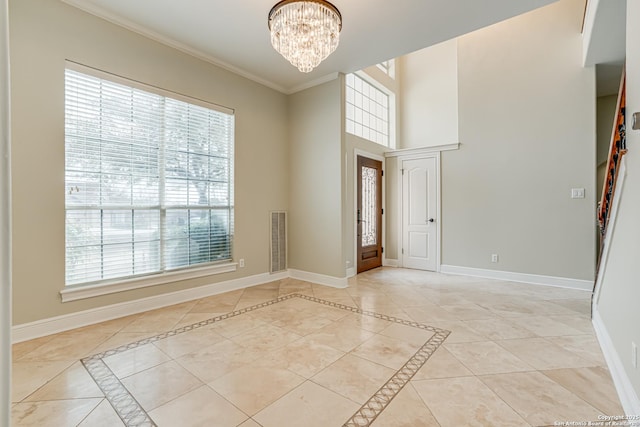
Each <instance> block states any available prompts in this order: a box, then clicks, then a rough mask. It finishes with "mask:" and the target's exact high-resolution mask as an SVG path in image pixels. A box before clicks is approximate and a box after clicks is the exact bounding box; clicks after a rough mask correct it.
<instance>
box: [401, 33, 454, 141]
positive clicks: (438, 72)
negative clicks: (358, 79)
mask: <svg viewBox="0 0 640 427" xmlns="http://www.w3.org/2000/svg"><path fill="white" fill-rule="evenodd" d="M399 62H400V63H401V67H400V81H401V92H400V111H401V112H402V113H401V120H400V141H399V143H398V148H415V147H427V146H433V145H442V144H453V143H456V142H458V41H457V39H454V40H449V41H446V42H442V43H440V44H437V45H435V46H431V47H428V48H426V49H422V50H419V51H417V52H413V53H410V54H408V55H405V56H403V57H401V58H400V59H399Z"/></svg>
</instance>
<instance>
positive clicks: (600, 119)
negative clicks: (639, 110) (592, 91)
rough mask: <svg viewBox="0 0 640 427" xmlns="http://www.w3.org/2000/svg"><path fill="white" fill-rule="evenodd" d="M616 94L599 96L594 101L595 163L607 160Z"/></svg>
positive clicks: (616, 99) (616, 101)
mask: <svg viewBox="0 0 640 427" xmlns="http://www.w3.org/2000/svg"><path fill="white" fill-rule="evenodd" d="M617 103H618V95H608V96H599V97H598V98H597V101H596V108H597V110H596V114H597V118H596V120H597V121H596V129H597V139H596V164H597V165H600V164H601V163H603V162H606V161H607V156H608V155H609V147H610V146H611V131H612V130H613V118H614V116H615V114H616V107H617Z"/></svg>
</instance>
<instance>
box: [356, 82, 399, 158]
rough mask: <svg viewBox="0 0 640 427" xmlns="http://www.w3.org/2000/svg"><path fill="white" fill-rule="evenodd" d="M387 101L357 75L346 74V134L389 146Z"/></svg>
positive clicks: (387, 98)
mask: <svg viewBox="0 0 640 427" xmlns="http://www.w3.org/2000/svg"><path fill="white" fill-rule="evenodd" d="M390 98H391V97H390V95H389V94H388V93H386V92H384V91H383V90H382V89H380V88H378V87H377V86H375V85H373V84H371V83H369V82H368V81H367V80H365V79H363V78H362V77H360V76H359V75H358V74H347V76H346V126H347V132H349V133H350V134H353V135H356V136H359V137H360V138H364V139H368V140H370V141H373V142H376V143H378V144H381V145H385V146H387V147H390V146H391V145H390V126H389V123H390V111H391V108H390V107H391V101H390Z"/></svg>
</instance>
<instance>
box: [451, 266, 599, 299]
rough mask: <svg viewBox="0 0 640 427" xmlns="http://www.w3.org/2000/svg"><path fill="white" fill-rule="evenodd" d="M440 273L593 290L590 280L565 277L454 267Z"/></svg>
mask: <svg viewBox="0 0 640 427" xmlns="http://www.w3.org/2000/svg"><path fill="white" fill-rule="evenodd" d="M440 272H441V273H445V274H458V275H461V276H472V277H482V278H485V279H497V280H507V281H510V282H521V283H529V284H531V285H543V286H554V287H557V288H569V289H577V290H581V291H589V292H591V291H592V290H593V282H592V281H591V280H580V279H570V278H567V277H555V276H542V275H538V274H526V273H513V272H510V271H499V270H485V269H482V268H471V267H458V266H455V265H441V266H440Z"/></svg>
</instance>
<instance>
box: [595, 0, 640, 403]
mask: <svg viewBox="0 0 640 427" xmlns="http://www.w3.org/2000/svg"><path fill="white" fill-rule="evenodd" d="M638 20H640V3H638V2H634V1H629V2H627V63H626V67H627V72H626V75H627V112H628V115H627V117H630V114H631V113H633V112H636V111H640V53H639V52H638V49H637V44H638V42H639V41H640V28H639V27H638V26H637V25H635V24H636V23H637V22H638ZM627 123H630V122H627ZM627 147H629V153H628V154H627V155H626V156H625V161H626V166H627V174H626V177H625V180H624V186H623V188H622V191H621V192H620V206H619V210H618V215H617V218H616V223H615V229H614V231H613V233H611V234H609V236H608V239H610V241H609V243H610V252H609V257H608V262H607V263H606V264H605V265H604V266H603V267H602V271H604V277H603V281H602V288H601V295H600V300H599V302H598V308H597V311H598V312H599V313H600V315H601V316H602V320H603V322H604V326H605V328H606V330H607V332H608V333H609V335H610V337H611V340H612V341H613V345H614V349H612V350H614V351H615V353H617V355H618V356H619V358H620V361H621V362H622V365H623V367H624V370H625V371H626V375H627V376H628V378H629V380H630V381H631V384H632V385H633V388H634V390H635V393H636V396H637V397H640V369H637V368H634V367H633V366H632V363H631V343H632V342H635V343H636V344H637V345H638V346H640V328H639V327H638V325H640V310H638V302H639V301H640V286H638V278H639V277H640V268H639V266H638V260H639V259H640V221H638V218H640V196H639V195H640V148H639V147H640V131H638V130H632V129H631V127H630V126H627ZM638 362H639V363H640V360H639V361H638ZM637 397H636V398H637ZM625 409H627V408H625Z"/></svg>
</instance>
